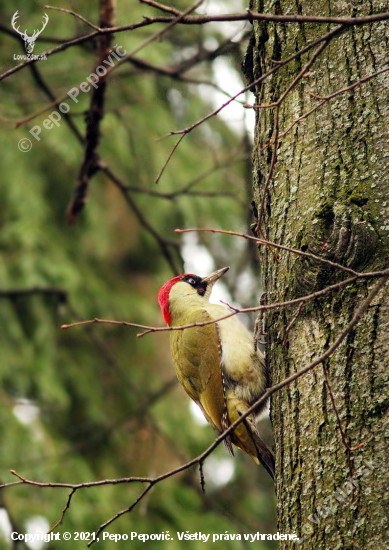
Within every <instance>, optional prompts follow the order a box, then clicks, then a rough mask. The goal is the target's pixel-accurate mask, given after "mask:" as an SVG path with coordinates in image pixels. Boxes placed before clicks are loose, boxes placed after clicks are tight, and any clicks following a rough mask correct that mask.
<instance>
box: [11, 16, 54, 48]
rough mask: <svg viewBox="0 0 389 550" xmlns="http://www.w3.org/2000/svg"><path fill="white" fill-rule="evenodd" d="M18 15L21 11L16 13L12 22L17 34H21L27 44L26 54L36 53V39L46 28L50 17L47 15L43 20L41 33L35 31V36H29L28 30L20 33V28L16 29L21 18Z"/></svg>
mask: <svg viewBox="0 0 389 550" xmlns="http://www.w3.org/2000/svg"><path fill="white" fill-rule="evenodd" d="M18 13H19V10H18V11H16V12H15V13H14V16H13V17H12V21H11V23H12V26H13V28H14V29H15V31H16V32H17V33H19V34H20V36H21V37H22V38H23V40H24V42H25V44H24V45H25V48H26V52H27V53H32V52H33V51H34V46H35V42H36V39H37V38H38V36H39V35H40V33H41V32H42V31H43V29H44V28H45V27H46V25H47V22H48V20H49V17H48V15H47V14H46V13H45V16H44V18H43V27H42V28H41V30H40V31H36V30H34V34H33V35H32V36H28V34H27V29H26V30H25V31H24V32H20V30H19V27H16V20H17V19H18V18H19V16H18Z"/></svg>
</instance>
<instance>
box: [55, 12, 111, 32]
mask: <svg viewBox="0 0 389 550" xmlns="http://www.w3.org/2000/svg"><path fill="white" fill-rule="evenodd" d="M45 9H47V10H56V11H62V12H63V13H69V14H70V15H73V16H74V17H76V18H77V19H79V20H80V21H83V23H85V24H86V25H88V27H92V29H94V30H95V31H99V32H102V30H103V29H102V28H101V27H97V26H96V25H94V24H93V23H91V22H90V21H88V19H85V17H82V15H80V14H79V13H76V12H75V11H73V10H67V9H65V8H57V7H56V6H45Z"/></svg>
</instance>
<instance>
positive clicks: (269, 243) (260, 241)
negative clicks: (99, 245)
mask: <svg viewBox="0 0 389 550" xmlns="http://www.w3.org/2000/svg"><path fill="white" fill-rule="evenodd" d="M174 231H175V232H176V233H190V232H192V231H195V232H207V233H223V234H224V235H235V236H236V237H242V238H244V239H248V240H250V241H256V242H257V244H258V245H266V246H269V247H274V248H279V249H280V250H286V251H287V252H292V253H293V254H297V255H298V256H304V257H305V258H310V259H312V260H316V261H318V262H322V263H323V264H327V265H329V266H331V267H334V268H336V269H340V270H342V271H346V272H347V273H351V274H352V275H356V276H357V277H359V276H360V275H361V274H360V273H358V271H354V270H353V269H351V268H350V267H346V266H344V265H341V264H338V263H336V262H332V261H331V260H326V259H325V258H321V257H320V256H316V255H315V254H312V253H311V252H303V251H302V250H297V249H296V248H290V247H289V246H285V245H282V244H277V243H274V242H272V241H266V240H264V239H260V238H258V237H253V236H252V235H246V234H245V233H238V232H236V231H227V230H225V229H205V228H196V229H175V230H174Z"/></svg>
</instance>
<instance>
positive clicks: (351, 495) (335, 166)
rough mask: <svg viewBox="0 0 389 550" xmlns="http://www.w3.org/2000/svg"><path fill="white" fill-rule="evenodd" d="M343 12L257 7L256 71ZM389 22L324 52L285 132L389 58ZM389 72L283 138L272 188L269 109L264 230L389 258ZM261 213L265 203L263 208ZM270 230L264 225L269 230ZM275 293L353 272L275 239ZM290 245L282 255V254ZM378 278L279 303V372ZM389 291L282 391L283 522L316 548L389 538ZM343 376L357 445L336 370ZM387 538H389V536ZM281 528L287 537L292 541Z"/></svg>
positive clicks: (289, 75) (367, 9)
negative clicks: (313, 18) (279, 18)
mask: <svg viewBox="0 0 389 550" xmlns="http://www.w3.org/2000/svg"><path fill="white" fill-rule="evenodd" d="M250 8H251V9H252V10H253V11H257V12H264V13H273V14H293V13H294V14H301V15H321V16H332V17H336V16H338V17H342V16H343V17H345V16H356V17H359V16H362V15H369V14H371V13H379V12H380V11H381V12H382V11H384V8H383V4H382V3H381V2H379V1H378V0H373V1H372V2H364V1H360V0H355V1H353V2H343V1H340V0H334V1H333V2H327V1H324V0H318V1H316V2H314V4H311V3H310V2H304V3H303V2H299V1H295V2H292V1H291V0H285V1H282V2H279V1H277V0H276V1H272V2H270V1H269V2H266V1H265V2H262V1H261V0H254V1H253V2H252V4H251V6H250ZM334 28H335V25H328V24H320V25H318V24H306V23H304V24H302V23H276V24H275V23H271V22H270V23H269V22H255V21H254V40H253V41H252V44H251V47H250V48H249V50H248V53H247V56H246V62H245V73H246V76H247V77H248V78H249V79H251V82H253V81H254V80H255V79H258V77H259V76H260V75H261V74H264V73H266V72H267V71H268V70H270V69H271V68H273V67H274V63H273V62H272V60H276V61H277V60H280V59H286V58H287V57H289V56H291V55H292V54H294V53H296V52H297V51H299V50H300V49H301V48H303V47H304V46H305V45H306V44H307V43H308V42H311V41H313V40H316V39H317V38H318V37H320V36H322V35H324V34H326V33H327V32H328V31H329V30H332V29H334ZM388 41H389V23H388V22H383V23H375V24H373V25H363V26H358V27H351V28H348V29H346V30H345V31H344V32H343V33H341V34H340V35H339V36H337V37H336V38H334V39H333V40H332V41H331V43H330V44H329V46H328V47H327V48H326V49H325V50H324V51H323V52H322V53H321V55H320V57H319V58H318V59H317V61H316V62H315V64H314V65H313V66H312V67H311V68H310V69H309V71H308V74H306V75H305V77H304V78H302V79H301V81H300V82H299V83H298V84H297V86H296V87H295V88H294V89H293V90H292V91H291V93H289V94H288V95H287V96H286V99H285V101H284V102H283V103H282V104H281V106H280V111H279V114H280V116H279V133H280V134H281V133H282V132H284V131H285V130H286V129H287V128H288V127H289V126H290V125H291V124H292V123H293V122H294V121H295V120H296V119H297V118H299V117H301V116H302V115H304V114H305V113H307V112H308V111H310V110H311V109H312V108H313V107H315V105H317V104H318V103H320V100H318V99H316V98H313V97H311V96H310V93H311V94H316V95H317V96H328V95H329V94H332V93H334V92H336V91H338V90H341V89H343V88H345V87H348V86H351V85H352V84H353V83H355V82H357V81H358V80H359V79H361V78H362V77H364V76H366V75H369V74H372V73H374V72H376V71H378V70H380V69H382V68H384V67H385V66H386V64H387V61H388V57H387V56H388ZM314 51H315V49H313V50H311V51H310V52H309V53H308V54H305V55H303V56H300V57H297V58H296V59H295V60H294V61H292V62H291V63H290V64H288V65H286V67H283V68H281V69H280V70H279V71H278V72H276V73H275V74H274V75H272V76H271V77H270V78H267V79H266V80H264V81H263V82H262V83H261V84H259V85H256V86H255V90H253V91H255V95H256V103H257V104H262V105H266V104H270V103H273V102H275V101H277V100H278V99H279V98H280V97H281V96H282V94H283V92H284V91H285V90H286V89H287V88H288V86H289V85H290V84H291V82H292V81H293V79H294V78H295V77H296V76H297V75H298V73H299V72H300V71H301V69H302V68H303V66H304V65H305V64H306V63H307V62H308V61H309V59H311V57H312V55H313V52H314ZM388 93H389V73H383V74H381V75H380V76H378V77H375V78H373V79H371V80H369V81H368V82H366V83H364V84H362V85H361V86H358V87H356V88H355V89H353V90H352V91H349V92H346V93H342V94H340V95H338V96H337V97H335V98H334V99H332V100H331V101H328V102H327V103H325V104H324V105H323V106H322V107H320V108H319V109H318V110H317V111H315V112H314V113H312V114H311V115H310V116H308V117H307V118H306V119H304V120H302V121H301V122H299V123H297V124H296V125H295V126H294V127H293V128H292V130H291V131H290V132H289V133H288V134H287V135H286V136H285V137H282V138H280V146H279V148H278V152H277V161H276V164H275V166H274V172H273V176H272V178H271V179H270V183H269V186H268V188H267V190H266V189H265V187H266V185H265V183H266V179H267V176H268V174H269V170H270V169H271V163H272V158H273V155H274V151H273V148H272V147H270V148H266V149H264V150H263V148H264V147H265V146H266V145H267V144H268V142H269V140H274V137H275V129H276V109H275V108H269V109H261V110H257V111H256V112H257V126H256V138H255V147H254V192H255V202H256V205H257V209H258V212H259V213H260V212H261V205H262V201H264V203H263V205H264V211H263V221H262V224H261V228H260V231H259V233H258V236H265V237H266V239H268V240H270V241H273V242H275V243H278V244H283V245H286V246H289V247H292V248H296V249H300V250H303V251H308V252H313V253H314V254H316V255H319V256H321V257H323V258H326V259H329V260H332V261H334V262H337V263H340V264H342V265H344V266H347V267H350V268H352V269H354V270H356V271H363V272H367V271H372V270H377V269H382V268H385V267H387V266H388V260H389V252H388V250H389V248H388V230H389V222H388V211H389V196H388V187H389V186H388V180H389V148H388V137H389V135H388V133H389V130H388V129H389V103H388ZM259 215H260V214H259ZM261 231H262V233H261ZM261 256H262V257H261V266H262V278H263V281H264V285H265V290H266V292H267V296H266V298H267V302H268V303H273V302H278V301H285V300H290V299H293V298H296V297H299V296H303V295H305V294H309V293H312V292H314V291H316V290H319V289H322V288H324V287H326V286H328V285H330V284H333V283H335V282H337V281H340V280H342V279H345V278H347V277H349V276H350V275H349V274H347V273H344V272H341V271H339V270H338V269H335V268H332V267H329V266H328V265H325V264H322V263H320V262H318V261H314V260H307V259H305V258H302V257H299V256H296V255H294V254H291V253H289V252H284V251H280V250H277V249H275V248H273V249H271V250H269V248H268V247H264V246H262V247H261ZM276 257H277V258H278V259H279V263H278V262H277V259H276ZM376 282H377V280H376V279H374V280H360V281H357V282H356V283H354V284H352V285H349V286H347V287H343V289H341V290H336V291H333V292H331V293H327V294H325V295H324V296H323V297H321V298H320V299H316V300H314V301H310V302H308V303H306V305H305V306H304V307H303V308H302V309H301V311H300V312H299V315H298V316H297V318H296V320H295V322H294V324H293V326H292V327H291V328H290V331H289V334H288V335H287V338H286V340H287V341H286V342H283V341H284V338H285V335H286V332H287V331H286V329H287V327H288V325H289V324H290V322H291V320H292V319H293V317H294V316H295V314H296V313H297V310H298V307H297V306H293V307H288V308H283V309H279V310H270V312H269V313H268V314H267V315H266V331H267V340H268V343H267V361H268V364H269V368H270V373H271V383H272V385H273V384H275V383H277V382H279V381H281V380H283V379H284V378H285V377H287V376H289V375H291V374H293V373H294V372H296V371H298V370H300V369H301V368H302V367H304V366H306V365H308V364H309V363H310V362H311V361H312V360H313V359H314V358H316V357H318V356H319V355H321V354H322V353H323V352H324V351H325V350H326V349H328V348H329V346H330V345H331V344H332V343H333V342H334V340H335V339H336V338H337V336H338V335H339V334H340V333H341V331H342V330H343V329H344V328H345V327H346V325H347V324H348V322H349V321H350V320H351V318H352V316H353V314H354V313H355V312H356V310H357V309H358V307H359V306H360V305H361V303H362V302H363V300H364V299H365V298H366V297H367V295H368V294H369V291H370V289H371V288H372V286H373V285H374V284H376ZM388 294H389V292H388V285H386V286H385V287H384V289H383V290H382V291H381V292H380V293H379V294H378V295H377V297H376V298H375V299H374V300H373V302H372V304H371V305H370V307H369V308H368V310H367V313H366V314H365V316H364V317H363V318H362V320H361V322H360V323H359V324H358V325H357V326H356V328H355V330H353V331H351V332H350V333H349V334H348V335H347V337H346V339H345V341H344V342H343V344H341V346H340V347H339V348H338V349H337V350H336V352H335V353H334V354H333V355H332V356H331V357H330V358H329V359H328V360H327V361H326V362H325V364H324V366H323V365H318V366H317V367H316V368H315V369H314V370H312V371H310V372H308V373H307V374H306V375H304V376H303V377H301V378H299V379H298V380H296V381H295V382H294V383H292V384H291V385H290V386H288V387H287V388H286V389H283V390H281V391H279V392H278V393H276V394H275V395H274V396H273V399H272V403H271V418H272V422H273V427H274V438H275V448H276V460H277V486H276V487H277V489H276V490H277V497H278V522H279V526H278V529H279V532H280V533H292V532H296V533H297V535H298V537H299V544H300V546H299V547H301V548H303V549H308V548H309V549H312V548H314V549H315V550H321V549H326V550H328V549H331V550H335V549H337V548H342V549H349V548H350V549H351V548H353V549H354V548H360V549H374V550H377V549H384V548H387V546H386V544H387V543H388V540H389V526H388V512H389V493H388V487H389V468H388V438H389V415H388V408H389V369H388V357H389V299H388ZM324 369H326V370H327V372H328V376H329V379H330V385H331V387H332V392H333V396H334V400H335V404H336V408H337V410H338V412H339V415H340V420H341V423H342V426H343V429H344V432H345V436H346V441H347V444H348V445H349V446H350V447H354V446H356V445H358V444H360V443H364V446H363V447H361V448H359V449H357V450H355V451H353V452H350V453H349V452H348V451H347V449H346V446H345V445H344V444H343V442H342V438H341V433H340V430H339V426H338V422H337V418H336V415H335V412H334V407H333V404H332V401H331V395H330V391H329V386H328V384H326V379H325V371H324ZM385 543H386V544H385ZM290 544H291V543H290V542H282V541H280V548H290Z"/></svg>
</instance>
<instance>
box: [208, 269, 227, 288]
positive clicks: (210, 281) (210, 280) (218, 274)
mask: <svg viewBox="0 0 389 550" xmlns="http://www.w3.org/2000/svg"><path fill="white" fill-rule="evenodd" d="M229 269H230V266H227V267H223V268H222V269H218V270H217V271H214V272H213V273H211V274H210V275H208V276H207V277H203V281H205V282H206V283H208V284H209V285H211V286H213V285H214V284H215V283H216V281H217V280H218V279H220V277H223V275H224V273H227V271H228V270H229Z"/></svg>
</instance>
